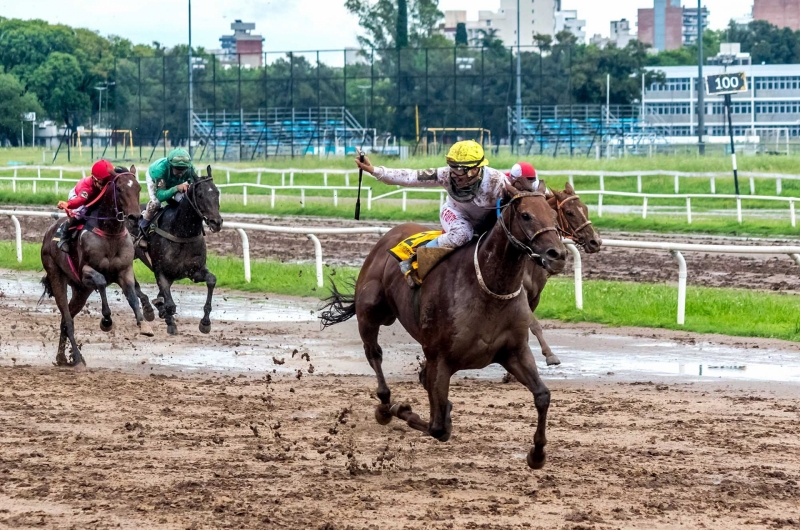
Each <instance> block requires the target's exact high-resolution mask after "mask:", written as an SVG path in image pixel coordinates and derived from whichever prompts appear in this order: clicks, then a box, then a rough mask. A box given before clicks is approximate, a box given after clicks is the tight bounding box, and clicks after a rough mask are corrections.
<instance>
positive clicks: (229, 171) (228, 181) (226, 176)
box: [225, 169, 231, 184]
mask: <svg viewBox="0 0 800 530" xmlns="http://www.w3.org/2000/svg"><path fill="white" fill-rule="evenodd" d="M225 180H226V181H227V183H228V184H230V183H231V170H230V169H228V170H226V171H225Z"/></svg>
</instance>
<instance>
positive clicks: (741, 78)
mask: <svg viewBox="0 0 800 530" xmlns="http://www.w3.org/2000/svg"><path fill="white" fill-rule="evenodd" d="M739 92H747V76H746V75H745V74H744V72H733V73H729V74H719V75H709V76H706V93H707V94H708V95H709V96H721V95H724V94H737V93H739Z"/></svg>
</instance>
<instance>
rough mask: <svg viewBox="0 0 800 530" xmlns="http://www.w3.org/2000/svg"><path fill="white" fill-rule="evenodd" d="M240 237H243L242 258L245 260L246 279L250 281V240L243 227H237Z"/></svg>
mask: <svg viewBox="0 0 800 530" xmlns="http://www.w3.org/2000/svg"><path fill="white" fill-rule="evenodd" d="M236 231H237V232H239V237H241V238H242V259H243V260H244V281H246V282H247V283H250V241H249V240H248V239H247V234H246V233H245V231H244V230H242V229H241V228H237V229H236Z"/></svg>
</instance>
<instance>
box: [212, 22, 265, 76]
mask: <svg viewBox="0 0 800 530" xmlns="http://www.w3.org/2000/svg"><path fill="white" fill-rule="evenodd" d="M231 29H232V30H233V35H223V36H222V37H220V39H219V42H220V45H221V49H220V50H218V51H219V52H221V56H220V62H221V63H222V64H227V65H238V64H241V65H242V66H245V67H248V68H257V67H259V66H263V65H264V53H263V52H264V37H262V36H261V35H253V34H251V33H250V32H251V31H253V30H254V29H256V25H255V24H254V23H252V22H242V21H241V20H236V21H234V22H233V23H232V24H231Z"/></svg>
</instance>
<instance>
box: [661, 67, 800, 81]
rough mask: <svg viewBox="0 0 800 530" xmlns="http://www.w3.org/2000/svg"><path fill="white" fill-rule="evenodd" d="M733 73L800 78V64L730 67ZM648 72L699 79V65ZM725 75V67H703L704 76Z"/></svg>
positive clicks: (662, 68) (663, 68) (668, 76)
mask: <svg viewBox="0 0 800 530" xmlns="http://www.w3.org/2000/svg"><path fill="white" fill-rule="evenodd" d="M728 68H729V71H731V72H740V71H743V72H745V73H746V74H747V75H748V76H755V77H783V76H789V75H795V76H800V64H753V65H742V66H730V67H728ZM645 69H646V70H648V71H656V72H664V74H665V75H666V76H667V78H680V77H697V65H694V66H647V67H646V68H645ZM722 73H725V67H724V66H718V65H703V75H714V74H722Z"/></svg>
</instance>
